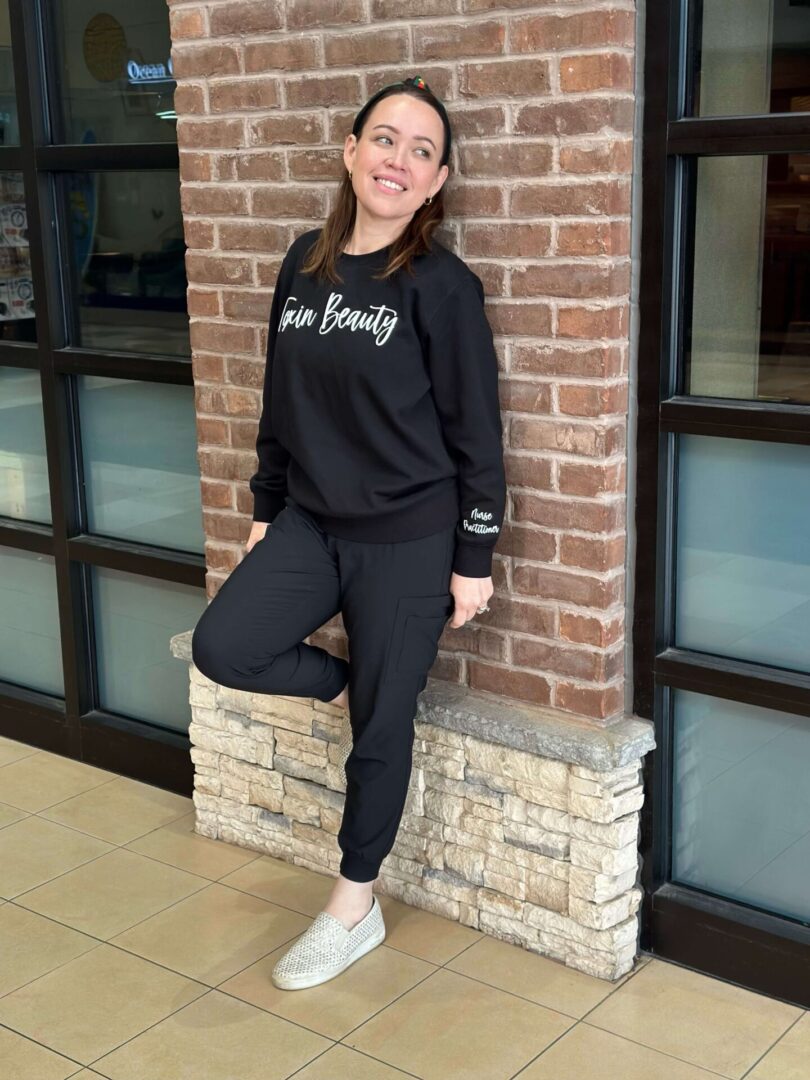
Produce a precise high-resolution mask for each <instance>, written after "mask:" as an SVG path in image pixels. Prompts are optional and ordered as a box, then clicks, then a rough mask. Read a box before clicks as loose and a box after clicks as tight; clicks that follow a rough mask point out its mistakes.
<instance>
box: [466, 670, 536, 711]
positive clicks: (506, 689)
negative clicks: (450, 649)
mask: <svg viewBox="0 0 810 1080" xmlns="http://www.w3.org/2000/svg"><path fill="white" fill-rule="evenodd" d="M468 671H469V675H470V687H471V688H472V689H473V690H486V691H488V692H489V693H492V694H500V695H502V696H503V697H508V698H514V699H515V700H516V701H529V702H532V703H533V704H534V705H549V704H551V683H550V682H549V680H548V679H545V678H543V677H542V676H541V675H535V674H534V673H533V672H530V671H516V670H514V669H512V668H508V667H496V666H495V665H494V664H485V663H483V662H482V661H480V660H472V661H470V663H469V665H468Z"/></svg>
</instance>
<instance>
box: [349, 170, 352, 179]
mask: <svg viewBox="0 0 810 1080" xmlns="http://www.w3.org/2000/svg"><path fill="white" fill-rule="evenodd" d="M351 178H352V170H351V169H349V179H350V180H351Z"/></svg>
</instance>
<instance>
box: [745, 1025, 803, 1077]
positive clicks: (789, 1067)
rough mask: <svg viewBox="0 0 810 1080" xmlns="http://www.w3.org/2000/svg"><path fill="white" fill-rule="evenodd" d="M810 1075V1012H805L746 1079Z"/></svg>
mask: <svg viewBox="0 0 810 1080" xmlns="http://www.w3.org/2000/svg"><path fill="white" fill-rule="evenodd" d="M809 1076H810V1013H804V1015H803V1016H802V1017H801V1018H800V1019H799V1021H798V1023H796V1024H794V1025H793V1027H792V1028H791V1029H790V1031H788V1032H787V1033H786V1034H785V1035H783V1036H782V1038H781V1039H780V1040H779V1042H778V1043H777V1044H776V1046H775V1047H774V1048H773V1050H770V1051H769V1052H768V1053H767V1054H766V1055H765V1057H764V1058H763V1059H762V1061H760V1062H759V1064H757V1065H755V1066H754V1068H753V1069H752V1070H751V1072H750V1073H748V1075H747V1076H746V1078H745V1080H807V1078H808V1077H809Z"/></svg>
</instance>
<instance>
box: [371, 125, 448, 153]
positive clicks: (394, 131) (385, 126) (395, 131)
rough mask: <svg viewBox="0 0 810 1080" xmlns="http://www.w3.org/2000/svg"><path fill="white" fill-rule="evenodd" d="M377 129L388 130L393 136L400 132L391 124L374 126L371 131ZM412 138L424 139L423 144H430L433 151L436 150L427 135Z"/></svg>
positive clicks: (434, 144)
mask: <svg viewBox="0 0 810 1080" xmlns="http://www.w3.org/2000/svg"><path fill="white" fill-rule="evenodd" d="M377 128H388V130H389V131H393V133H394V134H395V135H399V134H400V132H399V131H398V130H397V129H396V128H395V127H393V126H392V125H391V124H375V125H374V127H373V128H372V129H371V130H372V131H376V130H377ZM414 138H415V139H424V141H425V142H429V143H430V145H431V146H432V147H433V149H434V150H435V149H436V143H435V142H434V141H433V139H429V138H428V137H427V135H414Z"/></svg>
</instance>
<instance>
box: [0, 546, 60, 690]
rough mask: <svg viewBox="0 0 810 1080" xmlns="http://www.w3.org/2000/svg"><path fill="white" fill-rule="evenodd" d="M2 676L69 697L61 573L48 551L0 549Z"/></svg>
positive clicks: (0, 670)
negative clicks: (64, 661) (59, 592)
mask: <svg viewBox="0 0 810 1080" xmlns="http://www.w3.org/2000/svg"><path fill="white" fill-rule="evenodd" d="M0 679H5V680H6V681H7V682H12V683H16V684H17V685H19V686H27V687H29V688H30V689H32V690H41V691H42V692H43V693H45V694H54V695H56V697H64V693H65V685H64V678H63V674H62V653H61V648H60V639H59V610H58V607H57V602H56V571H55V569H54V565H53V559H52V558H51V557H50V556H49V555H39V554H36V553H34V552H30V551H15V550H13V549H12V548H7V547H2V548H0Z"/></svg>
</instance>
